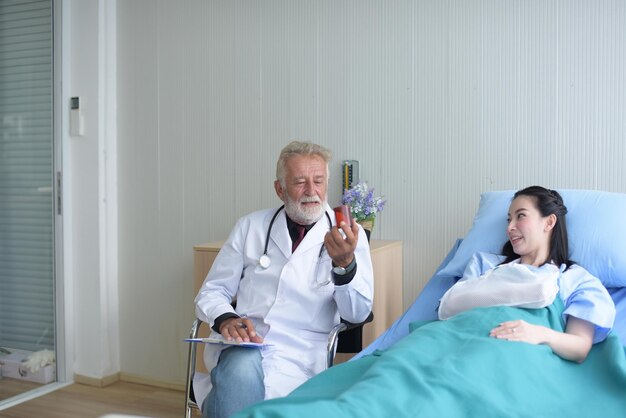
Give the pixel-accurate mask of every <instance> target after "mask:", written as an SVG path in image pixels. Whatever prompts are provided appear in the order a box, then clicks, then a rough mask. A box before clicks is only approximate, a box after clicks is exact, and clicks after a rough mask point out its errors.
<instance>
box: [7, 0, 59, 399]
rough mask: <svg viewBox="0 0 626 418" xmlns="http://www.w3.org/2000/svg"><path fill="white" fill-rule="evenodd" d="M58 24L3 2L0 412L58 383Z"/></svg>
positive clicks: (40, 9) (47, 2) (32, 5)
mask: <svg viewBox="0 0 626 418" xmlns="http://www.w3.org/2000/svg"><path fill="white" fill-rule="evenodd" d="M52 23H53V7H52V0H43V1H35V0H33V1H19V0H15V1H12V0H2V1H1V2H0V363H3V365H2V366H1V371H2V374H1V375H2V378H1V379H0V406H1V405H2V402H3V401H4V400H6V399H8V398H9V397H12V396H15V395H17V394H20V393H23V392H25V391H29V390H31V389H35V388H38V387H40V386H42V385H45V384H46V383H50V382H53V381H55V380H56V377H55V375H56V363H55V362H54V360H55V354H56V353H55V274H54V273H55V246H54V243H55V217H56V215H55V202H54V173H55V167H54V147H53V144H54V141H53V94H52V93H53V59H52V57H53V30H52V29H53V25H52ZM23 359H29V360H30V363H29V362H26V363H24V362H22V361H21V360H23ZM40 359H42V360H41V361H39V360H40ZM46 363H49V365H47V366H42V365H41V364H46Z"/></svg>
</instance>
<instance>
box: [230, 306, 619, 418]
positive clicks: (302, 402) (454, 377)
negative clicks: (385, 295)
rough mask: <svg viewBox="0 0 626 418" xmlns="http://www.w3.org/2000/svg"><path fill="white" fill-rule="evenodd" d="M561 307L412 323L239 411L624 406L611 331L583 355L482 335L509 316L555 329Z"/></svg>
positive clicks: (496, 411)
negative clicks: (285, 392) (370, 350)
mask: <svg viewBox="0 0 626 418" xmlns="http://www.w3.org/2000/svg"><path fill="white" fill-rule="evenodd" d="M557 299H558V298H557ZM561 312H562V304H561V303H560V301H558V303H555V304H553V305H552V306H550V307H548V308H544V309H518V308H510V307H492V308H478V309H473V310H471V311H467V312H464V313H462V314H459V315H457V316H455V317H454V318H452V319H449V320H447V321H435V322H429V323H420V324H412V326H411V328H412V332H411V333H410V334H409V335H407V336H406V337H405V338H403V339H402V340H400V341H399V342H398V343H396V344H395V345H394V346H392V347H390V348H389V349H387V350H385V351H382V352H376V353H374V354H372V355H370V356H366V357H363V358H361V359H359V360H355V361H351V362H348V363H344V364H340V365H337V366H335V367H333V368H331V369H329V370H327V371H325V372H323V373H321V374H319V375H318V376H316V377H314V378H312V379H311V380H309V381H308V382H306V383H305V384H303V385H302V386H300V387H299V388H298V389H296V390H295V391H294V392H292V393H291V394H290V395H289V396H287V397H285V398H280V399H273V400H269V401H265V402H262V403H260V404H258V405H255V406H253V407H250V408H248V409H246V410H245V411H243V412H242V413H240V414H238V415H237V417H298V418H301V417H315V418H322V417H359V418H361V417H446V418H451V417H472V416H475V417H481V418H482V417H557V416H566V417H594V416H603V417H624V416H626V356H625V353H624V347H623V346H622V345H621V343H620V341H619V339H618V338H617V337H616V336H614V335H610V336H609V337H608V339H607V340H606V341H604V342H602V343H599V344H596V345H594V347H593V349H592V350H591V352H590V354H589V356H588V357H587V359H586V360H585V362H584V363H582V364H578V363H573V362H570V361H566V360H563V359H561V358H560V357H558V356H557V355H555V354H554V353H553V352H552V351H551V349H550V348H549V347H547V346H545V345H532V344H526V343H520V342H510V341H505V340H497V339H494V338H490V337H489V336H488V334H489V331H490V330H491V329H492V328H494V327H495V326H496V325H498V324H499V323H501V322H504V321H507V320H515V319H523V320H525V321H527V322H529V323H534V324H540V325H544V326H548V327H551V328H553V329H556V330H561V331H562V330H563V323H562V320H561Z"/></svg>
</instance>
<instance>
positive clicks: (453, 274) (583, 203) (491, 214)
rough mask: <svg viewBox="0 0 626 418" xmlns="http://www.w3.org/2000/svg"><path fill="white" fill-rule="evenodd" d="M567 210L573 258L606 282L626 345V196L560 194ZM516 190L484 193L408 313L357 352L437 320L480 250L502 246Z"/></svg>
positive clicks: (378, 346) (388, 342) (391, 341)
mask: <svg viewBox="0 0 626 418" xmlns="http://www.w3.org/2000/svg"><path fill="white" fill-rule="evenodd" d="M558 191H559V193H560V194H561V195H562V197H563V200H564V203H565V206H566V207H567V208H568V214H567V225H568V233H569V242H570V253H571V257H570V258H571V259H572V260H574V261H575V262H577V263H578V264H580V265H582V266H583V267H585V268H586V269H587V270H588V271H589V272H591V273H592V274H593V275H595V276H596V277H599V278H600V280H601V281H602V282H603V283H604V284H605V286H606V287H607V290H608V291H609V293H610V294H611V297H612V298H613V301H614V302H615V306H616V309H617V317H616V320H615V325H614V328H613V332H614V333H616V334H617V335H618V336H619V337H620V339H621V341H622V344H624V345H626V220H625V219H624V216H625V215H624V214H626V194H622V193H608V192H602V191H595V190H558ZM514 193H515V191H513V190H508V191H496V192H487V193H483V194H482V195H481V198H480V203H479V208H478V212H477V213H476V215H475V217H474V221H473V225H472V228H471V229H470V231H469V233H468V234H467V236H466V238H465V239H459V240H457V242H456V243H455V244H454V245H453V247H452V248H451V249H450V251H449V253H448V254H447V256H446V257H445V259H444V260H443V262H442V263H441V264H440V265H439V267H438V268H437V270H436V272H435V274H434V275H433V276H432V277H431V279H430V280H429V281H428V282H427V284H426V285H425V287H424V289H423V290H422V292H421V293H420V295H419V296H418V297H417V299H416V300H415V301H414V302H413V304H412V305H411V306H410V307H409V308H408V309H407V311H406V312H405V313H404V314H403V315H402V316H401V317H400V318H399V319H398V320H397V321H396V322H395V323H394V324H393V325H392V326H391V327H390V328H389V329H388V330H387V331H386V332H385V333H384V334H383V335H381V336H380V337H379V338H378V339H376V340H375V341H374V342H372V344H370V345H369V346H368V347H366V348H365V349H364V350H363V351H361V352H360V353H359V354H357V355H356V356H355V357H354V358H355V359H356V358H360V357H363V356H365V355H367V354H370V353H372V352H374V351H375V350H381V349H385V348H387V347H390V346H391V345H393V344H394V343H395V342H396V341H398V340H399V339H401V338H402V337H404V336H405V335H407V334H408V332H409V324H410V323H412V322H415V321H429V320H436V319H437V307H438V306H439V300H440V299H441V297H442V296H443V294H444V293H445V292H446V291H447V290H448V289H449V288H450V287H451V286H452V285H453V284H454V283H455V282H456V281H457V280H458V278H459V277H460V276H461V275H462V272H463V268H464V266H465V265H466V264H467V262H468V261H469V259H470V257H471V256H472V255H473V254H474V253H476V252H479V251H483V252H490V253H499V252H500V250H501V248H502V245H503V243H504V242H506V235H505V227H506V216H507V215H506V214H507V211H508V206H509V204H510V202H511V199H512V197H513V194H514Z"/></svg>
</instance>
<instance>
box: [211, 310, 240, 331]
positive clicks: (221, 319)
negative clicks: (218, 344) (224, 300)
mask: <svg viewBox="0 0 626 418" xmlns="http://www.w3.org/2000/svg"><path fill="white" fill-rule="evenodd" d="M229 318H239V315H237V314H234V313H232V312H226V313H224V314H221V315H220V316H218V317H217V318H215V323H213V326H212V327H211V329H212V330H213V331H215V332H217V333H219V332H220V326H222V322H224V321H226V320H227V319H229Z"/></svg>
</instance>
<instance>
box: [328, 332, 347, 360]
mask: <svg viewBox="0 0 626 418" xmlns="http://www.w3.org/2000/svg"><path fill="white" fill-rule="evenodd" d="M347 329H348V325H347V324H346V323H345V322H340V323H338V324H337V325H335V326H334V327H333V329H331V330H330V334H328V346H327V348H326V368H330V367H332V366H333V362H334V361H335V350H336V349H337V340H338V339H339V333H340V332H341V331H345V330H347Z"/></svg>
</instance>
